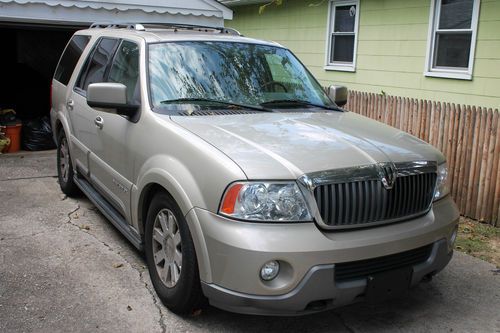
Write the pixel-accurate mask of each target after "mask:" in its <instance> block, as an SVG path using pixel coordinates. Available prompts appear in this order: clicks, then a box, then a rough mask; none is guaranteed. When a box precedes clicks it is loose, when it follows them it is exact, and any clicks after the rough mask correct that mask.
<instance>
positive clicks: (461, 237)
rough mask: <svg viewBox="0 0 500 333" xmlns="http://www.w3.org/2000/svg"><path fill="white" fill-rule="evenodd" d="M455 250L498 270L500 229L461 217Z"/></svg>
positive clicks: (499, 263)
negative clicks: (489, 264)
mask: <svg viewBox="0 0 500 333" xmlns="http://www.w3.org/2000/svg"><path fill="white" fill-rule="evenodd" d="M455 249H457V250H458V251H461V252H465V253H467V254H470V255H472V256H474V257H477V258H480V259H483V260H486V261H488V262H491V263H492V264H494V265H496V266H497V267H498V268H500V228H496V227H493V226H491V225H488V224H484V223H480V222H477V221H474V220H471V219H468V218H465V217H461V218H460V223H459V225H458V238H457V242H456V243H455Z"/></svg>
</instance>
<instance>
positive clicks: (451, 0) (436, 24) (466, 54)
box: [425, 0, 480, 80]
mask: <svg viewBox="0 0 500 333" xmlns="http://www.w3.org/2000/svg"><path fill="white" fill-rule="evenodd" d="M479 2H480V0H433V1H432V6H431V16H430V27H429V40H428V43H429V45H428V54H427V64H426V66H427V67H426V72H425V75H426V76H437V77H446V78H453V79H464V80H470V79H471V78H472V67H473V64H474V47H475V45H476V34H477V22H478V17H479Z"/></svg>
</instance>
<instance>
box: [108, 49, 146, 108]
mask: <svg viewBox="0 0 500 333" xmlns="http://www.w3.org/2000/svg"><path fill="white" fill-rule="evenodd" d="M138 78H139V46H137V44H135V43H133V42H129V41H126V40H124V41H122V43H121V44H120V47H119V48H118V50H117V51H116V55H115V59H114V60H113V64H112V65H111V69H110V70H109V76H108V82H117V83H122V84H124V85H126V86H127V101H128V102H135V103H137V104H138V102H139V85H138Z"/></svg>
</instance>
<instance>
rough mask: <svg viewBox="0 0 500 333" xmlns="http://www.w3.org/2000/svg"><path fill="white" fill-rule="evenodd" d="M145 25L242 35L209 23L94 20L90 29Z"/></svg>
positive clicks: (138, 28) (234, 30)
mask: <svg viewBox="0 0 500 333" xmlns="http://www.w3.org/2000/svg"><path fill="white" fill-rule="evenodd" d="M146 27H150V28H165V29H174V31H175V32H177V30H181V29H182V30H192V31H200V32H209V31H210V30H215V31H219V33H221V34H229V35H236V36H242V34H241V33H240V32H239V31H238V30H236V29H233V28H226V27H213V26H209V25H194V24H181V23H114V22H96V23H92V25H91V26H90V29H99V28H100V29H131V30H137V31H145V30H146Z"/></svg>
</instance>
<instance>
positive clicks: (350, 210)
mask: <svg viewBox="0 0 500 333" xmlns="http://www.w3.org/2000/svg"><path fill="white" fill-rule="evenodd" d="M435 184H436V173H435V172H428V173H416V174H401V173H400V174H399V175H398V177H397V178H396V179H395V182H394V184H393V186H392V188H391V189H386V188H385V187H384V185H383V183H382V180H379V179H367V180H359V181H352V182H343V183H333V184H324V185H319V186H317V187H315V188H314V198H315V200H316V204H317V206H318V210H319V214H320V215H321V218H322V220H323V223H324V224H326V225H327V226H331V227H338V228H341V227H345V228H348V227H362V226H369V225H372V224H382V223H390V222H396V221H401V220H404V219H409V218H411V217H415V216H418V215H421V214H423V213H425V212H427V211H428V210H429V208H430V205H431V203H432V198H433V195H434V187H435Z"/></svg>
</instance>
